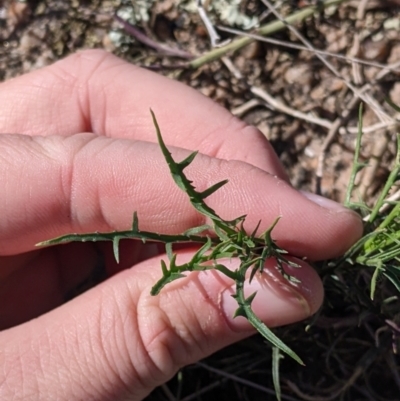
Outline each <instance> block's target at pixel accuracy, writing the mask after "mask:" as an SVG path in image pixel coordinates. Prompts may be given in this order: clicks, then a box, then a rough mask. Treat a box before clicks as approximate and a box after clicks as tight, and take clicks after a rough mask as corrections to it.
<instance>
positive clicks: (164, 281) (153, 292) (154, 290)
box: [150, 273, 186, 295]
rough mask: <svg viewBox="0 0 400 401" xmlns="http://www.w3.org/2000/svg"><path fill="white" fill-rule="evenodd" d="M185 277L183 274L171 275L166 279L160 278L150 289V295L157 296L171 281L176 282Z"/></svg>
mask: <svg viewBox="0 0 400 401" xmlns="http://www.w3.org/2000/svg"><path fill="white" fill-rule="evenodd" d="M183 277H186V276H185V275H184V274H181V273H171V274H170V275H169V276H168V277H162V278H161V279H160V280H158V281H157V283H156V284H155V285H154V286H153V287H152V289H151V291H150V294H151V295H158V294H159V293H160V291H161V290H162V289H163V288H164V287H165V286H166V285H167V284H169V283H171V282H172V281H175V280H178V279H180V278H183Z"/></svg>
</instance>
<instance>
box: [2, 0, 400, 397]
mask: <svg viewBox="0 0 400 401" xmlns="http://www.w3.org/2000/svg"><path fill="white" fill-rule="evenodd" d="M236 3H240V4H239V5H238V6H237V7H236V8H235V7H234V5H235V4H236ZM272 3H273V4H274V5H275V6H276V8H277V10H278V11H279V13H280V15H281V16H283V17H286V16H289V15H291V14H292V13H293V12H296V11H298V10H303V9H305V8H306V7H307V6H308V5H309V3H319V1H312V0H310V1H305V0H299V1H296V0H292V1H290V0H288V1H274V2H272ZM194 4H195V1H189V0H160V1H151V0H147V1H146V0H142V1H140V0H137V1H129V0H103V1H95V0H92V1H91V0H86V1H84V0H82V1H77V0H72V1H70V2H62V1H57V0H31V1H24V2H23V1H12V0H9V1H3V2H1V1H0V80H7V79H10V78H12V77H15V76H18V75H21V74H24V73H27V72H29V71H32V70H34V69H37V68H41V67H43V66H45V65H48V64H50V63H53V62H54V61H56V60H58V59H60V58H62V57H65V56H66V55H68V54H70V53H73V52H75V51H76V50H78V49H83V48H104V49H106V50H107V51H110V52H112V53H114V54H116V55H118V56H119V57H122V58H124V59H126V60H128V61H129V62H132V63H134V64H136V65H141V66H143V67H146V68H150V69H153V70H156V71H158V72H159V73H160V74H164V75H167V76H170V77H173V78H175V79H177V80H180V81H182V82H184V83H186V84H187V85H190V86H192V87H193V88H195V89H197V90H198V91H200V92H202V93H203V94H204V95H206V96H208V97H210V98H212V99H214V100H215V101H216V102H218V103H219V104H221V105H223V106H224V107H226V108H227V109H228V110H230V111H231V112H232V113H233V114H235V115H237V116H238V117H240V118H242V119H244V120H245V121H246V122H247V123H249V124H252V125H255V126H256V127H258V128H259V129H260V130H261V132H263V134H264V135H265V136H266V137H267V138H268V139H269V140H270V142H271V143H272V145H273V146H274V148H275V150H276V152H277V153H278V155H279V157H280V159H281V160H282V163H283V164H284V165H285V167H286V168H287V170H288V172H289V176H290V178H291V181H292V183H293V185H294V186H295V187H296V188H299V189H303V190H308V191H312V192H317V193H321V194H323V195H325V196H327V197H329V198H332V199H335V200H338V201H344V199H345V194H346V190H347V187H348V182H349V178H350V174H351V169H352V165H353V157H354V150H355V140H356V136H357V132H358V128H357V124H358V107H359V104H360V100H359V98H358V96H357V95H356V94H357V93H359V92H361V93H362V97H363V101H364V102H365V103H366V106H365V108H364V112H363V115H362V123H363V128H364V135H363V145H362V148H361V161H368V162H369V166H368V167H367V168H366V169H364V171H363V172H362V174H361V175H360V176H359V177H358V179H357V196H358V198H359V199H363V200H364V201H366V202H367V203H369V204H370V203H372V202H373V201H374V199H375V197H376V194H377V191H378V190H379V189H380V188H381V186H382V183H384V180H385V178H386V177H387V176H388V173H389V172H390V168H391V165H392V163H393V159H394V156H395V153H396V145H395V138H396V129H397V132H398V128H399V121H400V113H398V112H397V113H396V111H395V110H393V108H391V107H390V106H389V105H388V104H386V103H385V101H384V99H385V97H387V96H390V98H391V99H392V100H393V102H394V103H397V104H400V16H399V15H400V1H398V0H391V1H389V0H369V1H363V0H360V1H356V0H348V1H344V2H343V3H342V4H340V5H339V6H335V7H330V8H329V9H328V10H327V11H320V12H316V13H315V14H314V15H313V16H312V17H310V18H307V19H306V20H305V21H302V22H299V23H297V24H295V25H294V26H295V28H296V32H293V31H291V30H289V29H283V30H281V31H280V32H277V33H275V34H274V35H273V36H272V37H273V38H274V39H276V40H279V41H280V44H277V43H268V42H261V41H254V42H252V43H251V44H250V45H248V46H246V47H244V48H242V49H240V50H238V51H236V52H235V53H228V54H227V55H226V56H225V57H224V58H222V59H218V60H215V61H212V62H209V63H206V64H205V65H203V66H201V67H200V68H188V66H187V64H185V63H188V60H189V59H188V58H185V57H193V58H195V57H197V56H200V55H202V54H205V53H206V52H208V51H209V50H210V49H211V44H210V39H209V36H208V33H207V30H206V29H205V27H204V24H203V22H202V20H201V18H200V16H199V13H198V12H197V10H196V8H195V7H194V6H193V5H194ZM203 4H204V8H205V10H206V13H207V15H208V16H209V18H210V20H211V22H212V23H213V25H214V26H219V25H222V26H225V27H228V28H231V29H237V30H240V31H242V32H245V33H246V32H252V30H251V29H248V28H249V27H251V25H253V26H254V28H257V26H258V25H263V24H266V23H268V22H269V21H271V20H273V19H275V18H276V17H274V15H273V14H272V13H271V12H268V7H267V6H266V4H265V2H264V1H262V0H243V1H241V2H235V1H234V0H230V1H229V0H214V1H212V0H206V1H204V2H203ZM228 5H229V7H231V8H229V7H228ZM213 6H214V7H213ZM218 7H221V8H218ZM224 7H225V8H224ZM221 10H222V11H221ZM224 10H225V11H226V12H225V13H224V12H223V11H224ZM227 10H231V11H230V13H228V12H227ZM116 14H118V16H119V17H120V18H123V19H124V20H128V21H129V23H131V24H132V25H133V26H134V27H136V29H138V30H139V31H140V32H141V33H142V34H143V35H145V37H146V38H147V39H149V40H150V41H151V43H152V45H151V46H148V45H146V44H145V43H143V40H141V39H140V37H139V36H137V35H136V37H134V36H132V35H131V34H130V33H129V32H128V30H129V28H127V27H124V26H123V25H122V24H121V23H120V22H119V21H118V20H117V19H116V18H115V15H116ZM246 29H247V30H246ZM218 32H219V34H220V36H221V41H222V42H224V41H225V40H232V38H234V37H235V36H236V35H234V34H232V33H227V32H225V31H222V30H220V31H218ZM298 33H300V34H301V35H302V37H303V38H304V39H305V40H306V42H307V44H306V45H305V44H304V43H302V42H301V40H300V39H299V36H298ZM282 43H284V45H282ZM293 45H295V46H297V47H296V48H294V47H293ZM163 46H164V47H165V46H167V47H168V48H169V49H172V50H171V51H172V52H173V53H175V55H179V56H180V57H173V56H171V55H166V54H165V51H163V49H162V47H163ZM298 46H301V48H298ZM307 46H310V47H311V48H312V49H314V51H310V50H308V49H306V47H307ZM315 49H319V50H321V51H322V52H324V53H318V54H316V52H315ZM180 52H183V54H181V53H180ZM328 53H329V54H328ZM332 54H333V56H332ZM334 55H339V56H340V57H335V56H334ZM354 59H359V60H361V61H362V62H354ZM352 60H353V61H352ZM385 66H386V67H388V66H389V68H386V69H385V68H384V67H385ZM266 99H267V100H266ZM271 99H272V100H271ZM395 190H396V189H394V191H395ZM330 322H331V321H330ZM327 324H328V323H327ZM329 324H334V323H332V322H331V323H329ZM296 330H297V331H296ZM302 330H304V325H303V326H301V328H297V329H293V330H292V332H291V336H293V335H294V334H293V333H297V334H298V335H299V336H300V335H304V332H303V331H302ZM252 341H253V342H249V341H247V342H243V343H241V344H240V345H237V346H236V348H235V349H234V350H232V349H230V350H229V349H228V350H225V351H224V352H225V354H217V356H214V359H211V360H210V361H211V362H212V363H215V364H216V365H214V366H217V367H220V368H221V370H223V371H227V366H228V365H230V364H232V366H237V367H238V368H237V370H233V371H234V372H239V371H241V372H243V366H242V367H240V361H239V359H241V360H242V361H243V360H245V361H246V363H248V364H249V365H248V366H250V365H251V363H250V360H252V358H253V357H254V354H259V353H264V352H265V351H261V349H264V348H263V347H265V345H264V344H263V343H262V341H261V340H260V339H256V340H252ZM318 341H319V340H318ZM321 341H322V340H321ZM293 342H294V343H295V342H296V341H295V339H294V340H293ZM350 342H351V341H350ZM360 342H361V340H360ZM311 343H312V341H311V342H310V343H305V344H306V345H305V346H306V347H309V355H311V356H310V358H309V364H310V363H311V364H313V363H314V362H315V363H316V360H317V359H318V358H319V356H318V355H314V354H313V351H312V347H311V345H312V344H311ZM347 346H348V347H353V348H352V349H353V350H354V349H357V350H359V351H360V352H358V351H354V352H350V353H349V354H353V353H354V354H357V355H355V356H354V358H355V359H354V360H358V359H357V358H361V356H362V355H361V354H362V353H363V352H364V350H365V349H364V348H363V347H362V345H360V343H357V341H356V339H354V344H350V343H349V344H347ZM254 351H255V352H254ZM244 355H246V356H244ZM239 356H240V358H239ZM256 356H257V358H253V359H254V361H253V362H254V363H256V362H257V361H258V362H259V361H260V357H259V355H256ZM343 358H344V359H343V360H342V362H343V363H342V365H341V364H333V365H335V367H334V368H332V366H333V365H330V364H329V363H328V362H327V365H326V366H324V367H321V369H322V370H324V371H326V370H327V371H328V373H324V374H320V376H316V377H315V380H314V381H313V385H311V384H310V383H311V381H310V380H312V379H311V378H310V375H309V374H307V373H305V371H304V370H303V371H299V370H297V369H298V368H297V367H296V368H295V367H293V365H292V364H291V362H288V363H287V364H286V365H285V369H286V370H285V372H289V373H288V377H290V379H289V378H287V377H286V378H284V379H283V382H284V384H285V385H284V390H285V391H284V392H285V394H286V396H285V397H286V399H296V400H297V399H306V400H307V399H309V400H328V399H343V400H367V399H373V400H378V399H382V400H383V399H385V400H386V399H393V400H395V399H397V400H399V399H400V396H398V394H400V384H399V383H400V380H399V377H400V376H399V375H400V373H399V360H398V357H397V356H395V357H393V358H392V359H391V361H392V362H391V363H392V365H391V366H392V368H391V369H394V371H395V372H396V374H394V373H393V372H392V373H393V375H394V377H396V378H397V381H398V382H397V384H394V382H395V381H396V380H395V379H393V377H392V376H391V375H388V376H387V377H385V376H379V375H377V373H376V372H375V371H374V372H372V373H368V374H369V375H370V376H369V377H368V380H367V379H365V380H364V381H361V382H360V380H359V377H360V376H357V377H355V378H354V382H351V380H352V376H351V372H353V371H352V369H351V368H350V365H351V364H352V363H354V361H351V360H350V359H348V360H345V359H346V358H345V357H343ZM388 358H389V357H388ZM211 362H210V363H211ZM268 363H269V362H268ZM328 365H329V366H328ZM317 366H319V364H318V363H316V367H317ZM327 366H328V368H327ZM363 366H364V365H363ZM353 367H354V366H353ZM241 369H242V370H241ZM252 369H253V372H252V373H251V374H250V373H249V371H247V372H245V374H247V376H251V378H248V380H249V381H251V382H252V383H263V386H270V385H271V383H270V382H271V380H270V378H269V377H268V379H266V378H265V377H266V375H269V373H268V372H267V370H265V371H263V370H262V369H263V367H260V365H257V366H256V365H254V368H252ZM291 369H293V370H292V371H291ZM386 369H388V368H386ZM317 371H318V370H311V371H310V370H309V372H314V373H315V372H317ZM207 372H208V371H207V370H206V369H205V368H204V367H200V366H199V365H196V366H195V367H193V368H188V369H186V370H185V371H184V372H183V377H184V378H186V379H185V380H186V381H185V380H184V382H185V383H187V382H188V381H189V382H190V383H192V385H191V386H189V387H190V389H186V388H185V389H183V388H181V387H180V386H183V385H182V382H180V381H179V380H180V379H179V377H177V378H175V379H174V381H172V382H171V383H170V388H171V389H173V391H178V390H179V388H181V390H179V391H183V393H182V394H183V395H182V399H184V400H189V399H190V394H193V393H194V392H195V391H196V390H195V385H198V386H201V387H202V388H207V386H208V385H212V383H219V386H220V387H219V388H220V389H224V388H225V390H223V391H222V390H219V391H221V394H220V395H219V393H217V392H215V393H211V394H214V395H215V396H219V397H222V398H223V399H228V394H230V395H229V397H230V399H252V400H256V399H273V397H272V396H266V395H265V393H263V392H262V391H261V390H254V389H253V390H251V391H250V390H246V389H247V388H248V387H246V386H248V384H240V383H239V382H236V381H235V380H233V383H234V385H233V388H231V389H230V391H228V390H226V387H224V386H226V384H224V383H228V386H229V383H231V381H229V382H227V379H223V378H221V377H220V376H218V374H215V373H214V374H212V373H207ZM364 373H365V372H364ZM364 373H362V374H364ZM235 374H237V373H235ZM315 374H317V373H315ZM362 374H361V376H362ZM264 375H265V376H264ZM199 377H201V380H200V379H199ZM311 377H312V376H311ZM338 377H341V379H338ZM376 378H378V379H379V380H380V384H382V383H385V386H386V384H387V386H386V387H387V391H386V392H382V393H380V394H379V395H378V394H377V393H375V392H374V389H373V388H372V387H374V385H375V380H376ZM224 380H225V382H224ZM357 380H358V381H357ZM193 383H194V384H193ZM200 383H201V384H200ZM185 386H186V384H185V385H184V387H185ZM369 386H370V387H369ZM250 387H251V386H250ZM250 387H249V388H250ZM350 387H351V388H352V390H351V391H350V390H349V388H350ZM269 388H271V387H269ZM177 389H178V390H177ZM327 389H330V391H327ZM340 390H342V391H340ZM210 391H214V390H210ZM215 391H217V390H215ZM249 391H250V392H249ZM257 391H258V392H257ZM188 394H189V395H188ZM196 394H197V393H196ZM250 394H251V396H250ZM310 394H311V395H310ZM335 394H336V395H335ZM209 395H210V394H208V393H205V396H209ZM198 396H199V398H200V397H201V396H200V395H198ZM152 397H153V399H167V398H168V391H167V390H166V389H165V388H164V390H159V391H158V392H157V393H155V395H154V394H153V396H152ZM185 397H186V398H185ZM232 397H233V398H232ZM266 397H271V398H266ZM290 397H291V398H290ZM307 397H308V398H307ZM341 397H342V398H341ZM169 399H178V398H169Z"/></svg>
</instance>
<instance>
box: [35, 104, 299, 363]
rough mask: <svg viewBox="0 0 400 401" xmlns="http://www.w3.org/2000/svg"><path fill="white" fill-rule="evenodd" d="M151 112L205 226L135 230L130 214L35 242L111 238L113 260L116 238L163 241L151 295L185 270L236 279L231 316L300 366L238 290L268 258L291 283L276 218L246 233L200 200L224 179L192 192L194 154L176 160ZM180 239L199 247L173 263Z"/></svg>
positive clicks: (239, 222) (179, 183)
mask: <svg viewBox="0 0 400 401" xmlns="http://www.w3.org/2000/svg"><path fill="white" fill-rule="evenodd" d="M151 114H152V117H153V122H154V126H155V128H156V133H157V138H158V143H159V145H160V148H161V151H162V153H163V155H164V158H165V160H166V162H167V164H168V167H169V170H170V173H171V175H172V178H173V180H174V181H175V183H176V185H177V186H178V187H179V188H180V189H181V190H182V191H184V192H185V193H186V194H187V196H188V198H189V201H190V203H191V204H192V206H193V207H194V208H195V209H196V210H197V211H198V212H199V213H201V214H202V215H204V216H206V217H207V218H208V219H209V220H210V221H211V224H210V225H203V226H199V227H194V228H191V229H190V230H188V231H186V232H184V233H182V234H179V235H166V234H159V233H153V232H146V231H141V230H140V229H139V220H138V217H137V214H136V212H135V213H134V215H133V223H132V229H131V230H128V231H114V232H109V233H98V232H96V233H89V234H68V235H64V236H62V237H58V238H54V239H51V240H48V241H44V242H41V243H40V244H38V245H41V246H43V245H55V244H61V243H66V242H71V241H82V242H85V241H112V243H113V249H114V255H115V259H116V260H117V261H119V250H118V249H119V241H120V240H121V239H124V238H131V239H140V240H142V241H143V242H146V241H158V242H163V243H165V244H166V253H167V255H168V258H169V261H168V264H167V263H166V262H165V261H162V263H161V271H162V277H161V279H160V280H159V281H158V282H157V283H156V284H155V285H154V286H153V288H152V290H151V294H152V295H157V294H158V293H159V292H160V291H161V290H162V289H163V287H164V286H166V285H167V284H169V283H171V282H172V281H175V280H178V279H180V278H182V277H185V276H186V275H185V273H189V272H193V271H203V270H217V271H219V272H220V273H222V274H224V275H226V276H228V277H229V278H231V279H232V280H234V281H235V283H236V292H235V293H234V294H233V298H234V299H235V300H236V301H237V303H238V308H237V310H236V313H235V317H237V316H243V317H245V318H246V319H247V320H248V321H249V322H250V323H251V324H252V325H253V326H254V327H255V328H256V329H257V331H258V332H259V333H260V334H261V335H262V336H263V337H264V338H265V339H267V340H268V341H269V342H270V343H271V344H272V345H273V346H274V347H275V348H276V349H279V350H281V351H282V352H284V353H286V354H288V355H289V356H291V357H292V358H293V359H294V360H296V361H297V362H298V363H300V364H303V362H302V360H301V359H300V358H299V356H298V355H297V354H296V353H295V352H294V351H293V350H291V349H290V348H289V347H288V346H287V345H286V344H284V343H283V342H282V341H281V340H280V339H279V338H278V337H277V336H276V335H275V334H274V333H273V332H272V331H271V330H270V329H269V328H268V327H267V326H266V325H265V324H264V323H263V322H262V321H261V320H260V319H259V318H258V317H257V316H256V314H255V313H254V312H253V310H252V308H251V303H252V301H253V299H254V297H255V296H256V293H253V294H252V295H250V296H249V297H245V294H244V287H245V282H246V281H247V280H249V281H251V280H252V279H253V278H254V276H255V275H256V274H257V273H259V274H262V272H263V270H264V266H265V262H266V260H267V259H270V258H274V259H275V260H276V263H277V267H278V269H279V271H280V272H281V273H282V274H283V275H284V277H285V278H286V279H288V280H290V281H296V280H295V279H294V277H291V276H288V275H286V274H285V272H284V270H283V266H282V264H283V263H286V264H289V265H291V266H294V267H298V265H296V264H295V263H293V262H291V261H289V260H287V259H286V258H285V256H284V255H285V253H286V252H285V251H283V250H282V249H280V248H279V247H278V246H277V245H276V244H275V242H274V241H273V239H272V237H271V233H272V230H273V228H274V227H275V225H276V224H277V222H278V220H279V219H276V221H275V222H274V223H273V224H272V226H271V227H270V228H269V229H268V230H266V231H265V232H264V233H263V234H262V235H260V236H257V231H258V228H259V224H258V225H257V227H255V229H254V230H253V232H252V233H251V234H248V233H247V232H246V231H245V230H244V227H243V226H244V221H245V217H246V216H240V217H238V218H236V219H234V220H231V221H227V220H224V219H222V218H221V217H220V216H219V215H218V214H217V213H216V212H215V211H214V210H213V209H212V208H211V207H209V206H208V205H207V204H206V203H205V201H204V200H205V199H206V198H207V197H208V196H210V195H211V194H213V193H214V192H215V191H217V190H218V189H219V188H221V187H222V186H223V185H225V184H226V183H227V181H226V180H225V181H221V182H218V183H216V184H214V185H212V186H211V187H210V188H207V189H206V190H204V191H202V192H198V191H196V189H195V187H194V186H193V185H192V182H191V181H190V180H189V179H188V178H187V177H186V175H185V173H184V169H185V168H186V167H187V166H189V165H190V164H191V163H192V162H193V160H194V158H195V157H196V154H197V152H193V153H192V154H190V155H189V156H188V157H187V158H186V159H184V160H182V161H181V162H176V161H175V160H174V159H173V158H172V155H171V153H170V152H169V150H168V149H167V147H166V145H165V143H164V140H163V138H162V136H161V132H160V128H159V126H158V123H157V120H156V118H155V116H154V113H153V112H152V111H151ZM210 230H212V231H214V232H215V234H216V237H210V236H209V235H205V234H203V233H204V232H207V231H210ZM202 234H203V235H202ZM181 242H192V243H198V244H199V245H201V247H200V249H199V250H198V251H197V252H196V253H195V254H194V256H193V258H192V260H190V261H189V262H188V263H184V264H182V265H178V264H177V263H176V255H174V254H173V252H172V244H175V243H181ZM229 258H238V259H239V260H240V265H239V268H238V269H236V270H235V271H232V270H230V269H229V268H228V267H226V266H225V265H224V264H223V263H222V262H221V260H222V259H229Z"/></svg>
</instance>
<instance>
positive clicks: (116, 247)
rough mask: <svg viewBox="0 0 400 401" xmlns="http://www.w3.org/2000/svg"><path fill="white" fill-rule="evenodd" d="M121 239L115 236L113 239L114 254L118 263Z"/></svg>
mask: <svg viewBox="0 0 400 401" xmlns="http://www.w3.org/2000/svg"><path fill="white" fill-rule="evenodd" d="M120 239H121V237H118V236H115V237H114V238H113V252H114V258H115V261H116V262H117V263H119V241H120Z"/></svg>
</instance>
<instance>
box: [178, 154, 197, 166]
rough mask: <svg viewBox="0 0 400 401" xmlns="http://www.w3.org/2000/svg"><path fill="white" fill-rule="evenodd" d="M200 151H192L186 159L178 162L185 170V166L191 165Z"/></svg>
mask: <svg viewBox="0 0 400 401" xmlns="http://www.w3.org/2000/svg"><path fill="white" fill-rule="evenodd" d="M198 153H199V152H198V151H196V152H192V153H191V154H190V155H189V156H188V157H187V158H186V159H184V160H182V161H181V162H179V163H176V164H177V165H178V166H179V167H180V168H181V170H183V169H184V168H186V167H187V166H189V164H190V163H191V162H192V161H193V160H194V158H195V157H196V156H197V154H198Z"/></svg>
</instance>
